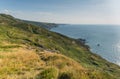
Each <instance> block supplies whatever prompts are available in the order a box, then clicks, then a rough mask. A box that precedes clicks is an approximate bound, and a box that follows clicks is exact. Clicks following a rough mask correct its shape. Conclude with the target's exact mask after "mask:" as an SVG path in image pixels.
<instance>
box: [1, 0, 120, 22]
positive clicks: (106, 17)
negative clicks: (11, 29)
mask: <svg viewBox="0 0 120 79" xmlns="http://www.w3.org/2000/svg"><path fill="white" fill-rule="evenodd" d="M0 12H1V13H7V14H11V15H13V16H15V17H17V18H21V19H26V20H34V21H42V22H54V23H70V24H120V0H0Z"/></svg>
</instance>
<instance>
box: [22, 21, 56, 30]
mask: <svg viewBox="0 0 120 79" xmlns="http://www.w3.org/2000/svg"><path fill="white" fill-rule="evenodd" d="M23 21H24V22H26V23H29V24H33V25H36V26H40V27H43V28H46V29H51V28H55V27H57V26H58V25H57V24H55V23H45V22H35V21H27V20H23Z"/></svg>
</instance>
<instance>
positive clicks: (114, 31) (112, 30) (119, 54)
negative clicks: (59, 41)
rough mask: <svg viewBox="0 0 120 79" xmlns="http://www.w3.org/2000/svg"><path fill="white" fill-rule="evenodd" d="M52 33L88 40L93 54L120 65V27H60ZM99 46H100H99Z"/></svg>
mask: <svg viewBox="0 0 120 79" xmlns="http://www.w3.org/2000/svg"><path fill="white" fill-rule="evenodd" d="M51 30H52V31H55V32H58V33H61V34H64V35H66V36H69V37H72V38H76V39H78V38H82V39H86V42H87V43H86V44H87V45H89V46H90V48H91V51H92V52H93V53H97V54H98V55H100V56H102V57H103V58H105V59H107V60H108V61H110V62H113V63H116V64H118V65H120V26H119V25H69V24H68V25H59V26H58V27H56V28H53V29H51ZM98 44H99V45H98Z"/></svg>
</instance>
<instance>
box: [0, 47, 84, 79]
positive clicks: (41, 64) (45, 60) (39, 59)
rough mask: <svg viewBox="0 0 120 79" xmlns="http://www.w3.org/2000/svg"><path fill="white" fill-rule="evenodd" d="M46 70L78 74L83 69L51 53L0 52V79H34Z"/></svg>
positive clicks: (18, 49) (65, 58) (70, 60)
mask: <svg viewBox="0 0 120 79" xmlns="http://www.w3.org/2000/svg"><path fill="white" fill-rule="evenodd" d="M48 68H56V69H58V71H59V72H58V74H60V73H63V72H72V73H74V72H78V71H84V70H85V69H84V68H83V67H82V66H80V64H79V63H77V62H76V61H74V60H72V59H70V58H68V57H66V56H64V55H61V54H57V53H53V52H48V51H43V52H40V53H38V54H37V53H35V50H29V49H25V48H14V49H12V52H0V79H36V76H37V75H38V74H40V73H41V72H42V71H43V70H45V69H48Z"/></svg>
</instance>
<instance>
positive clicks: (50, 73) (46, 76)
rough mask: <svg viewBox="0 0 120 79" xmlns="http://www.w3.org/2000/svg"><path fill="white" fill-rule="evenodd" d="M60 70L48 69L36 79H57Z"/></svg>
mask: <svg viewBox="0 0 120 79" xmlns="http://www.w3.org/2000/svg"><path fill="white" fill-rule="evenodd" d="M57 77H58V70H57V69H56V68H48V69H45V70H44V71H42V72H41V73H40V74H38V76H37V77H36V79H57Z"/></svg>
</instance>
